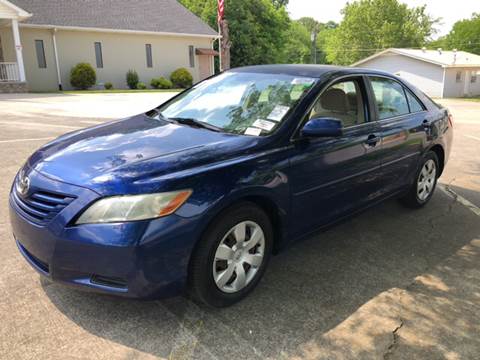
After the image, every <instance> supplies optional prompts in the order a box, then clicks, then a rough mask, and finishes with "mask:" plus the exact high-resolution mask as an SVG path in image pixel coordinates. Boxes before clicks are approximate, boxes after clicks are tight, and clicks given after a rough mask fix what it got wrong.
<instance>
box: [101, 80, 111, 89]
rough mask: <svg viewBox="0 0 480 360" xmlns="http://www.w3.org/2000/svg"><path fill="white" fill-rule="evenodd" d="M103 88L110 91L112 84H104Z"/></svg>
mask: <svg viewBox="0 0 480 360" xmlns="http://www.w3.org/2000/svg"><path fill="white" fill-rule="evenodd" d="M103 87H104V88H105V89H106V90H112V89H113V84H112V83H111V82H109V81H108V82H106V83H105V84H103Z"/></svg>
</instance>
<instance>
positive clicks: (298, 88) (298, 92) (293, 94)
mask: <svg viewBox="0 0 480 360" xmlns="http://www.w3.org/2000/svg"><path fill="white" fill-rule="evenodd" d="M306 89H307V87H305V86H303V85H294V86H293V87H292V91H290V99H292V100H294V101H296V100H298V99H300V98H301V97H302V95H303V93H304V92H305V90H306Z"/></svg>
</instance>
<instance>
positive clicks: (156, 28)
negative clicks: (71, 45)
mask: <svg viewBox="0 0 480 360" xmlns="http://www.w3.org/2000/svg"><path fill="white" fill-rule="evenodd" d="M8 1H9V2H11V3H12V4H14V5H16V6H18V7H20V8H21V9H23V10H25V11H27V12H28V13H31V14H32V16H31V17H30V18H29V19H27V20H26V21H25V22H23V24H30V25H43V26H47V25H48V26H56V27H60V28H61V27H67V28H89V29H96V30H101V29H105V30H123V31H140V32H158V33H171V34H189V35H203V36H211V37H216V36H217V32H216V31H214V30H213V29H212V28H211V27H210V26H208V25H207V24H206V23H205V22H203V21H202V20H201V19H200V18H198V17H197V16H196V15H194V14H193V13H192V12H190V11H189V10H187V9H186V8H185V7H183V6H182V5H181V4H180V3H179V2H178V1H176V0H135V1H132V0H61V1H59V0H8Z"/></svg>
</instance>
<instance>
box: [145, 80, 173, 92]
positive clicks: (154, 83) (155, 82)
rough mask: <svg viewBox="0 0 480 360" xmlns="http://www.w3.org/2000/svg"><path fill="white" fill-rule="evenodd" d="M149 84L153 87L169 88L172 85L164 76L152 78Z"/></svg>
mask: <svg viewBox="0 0 480 360" xmlns="http://www.w3.org/2000/svg"><path fill="white" fill-rule="evenodd" d="M150 85H151V86H152V88H154V89H171V88H172V87H173V84H172V82H171V81H170V80H168V79H165V78H164V77H159V78H154V79H152V81H151V82H150Z"/></svg>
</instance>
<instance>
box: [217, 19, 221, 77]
mask: <svg viewBox="0 0 480 360" xmlns="http://www.w3.org/2000/svg"><path fill="white" fill-rule="evenodd" d="M218 67H219V70H220V72H222V26H221V25H220V21H218Z"/></svg>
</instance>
